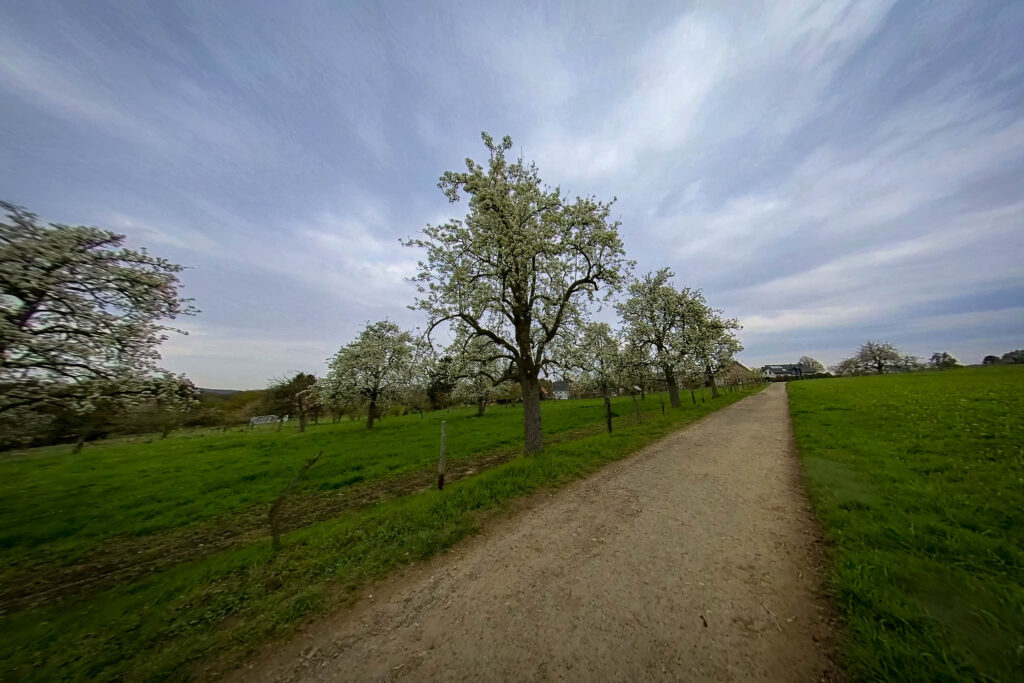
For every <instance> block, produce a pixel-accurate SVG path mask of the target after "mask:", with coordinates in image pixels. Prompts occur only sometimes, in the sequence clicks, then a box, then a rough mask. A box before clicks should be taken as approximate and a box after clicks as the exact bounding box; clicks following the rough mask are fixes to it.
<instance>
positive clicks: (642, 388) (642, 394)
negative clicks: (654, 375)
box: [640, 382, 647, 401]
mask: <svg viewBox="0 0 1024 683" xmlns="http://www.w3.org/2000/svg"><path fill="white" fill-rule="evenodd" d="M640 400H641V401H646V400H647V387H646V386H644V384H643V383H642V382H641V383H640Z"/></svg>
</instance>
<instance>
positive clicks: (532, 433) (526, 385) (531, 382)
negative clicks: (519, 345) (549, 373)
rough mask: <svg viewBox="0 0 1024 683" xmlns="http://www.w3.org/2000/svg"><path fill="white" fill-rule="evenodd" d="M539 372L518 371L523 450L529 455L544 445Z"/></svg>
mask: <svg viewBox="0 0 1024 683" xmlns="http://www.w3.org/2000/svg"><path fill="white" fill-rule="evenodd" d="M539 374H540V373H539V372H536V371H535V372H533V373H527V372H525V371H523V372H520V375H519V384H520V385H521V386H522V389H523V432H524V435H525V451H526V454H527V455H529V454H531V453H536V452H538V451H539V450H540V449H541V448H542V447H543V445H544V432H543V430H542V428H541V422H540V382H539V381H538V380H537V377H538V375H539Z"/></svg>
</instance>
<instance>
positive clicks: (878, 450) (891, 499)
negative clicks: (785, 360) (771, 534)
mask: <svg viewBox="0 0 1024 683" xmlns="http://www.w3.org/2000/svg"><path fill="white" fill-rule="evenodd" d="M788 389H789V397H790V407H791V411H792V416H793V422H794V427H795V431H796V440H797V444H798V446H799V449H800V453H801V457H802V460H803V465H804V471H805V477H806V483H807V487H808V490H809V492H810V495H811V499H812V503H813V505H814V507H815V510H816V512H817V515H818V517H819V519H820V520H821V522H822V525H823V527H824V533H825V536H826V538H827V540H828V542H829V546H830V549H831V555H832V573H831V578H830V584H829V585H830V589H831V591H832V594H833V596H834V599H835V604H836V605H837V607H838V611H839V613H840V616H841V618H842V622H843V639H842V643H843V644H842V658H843V663H844V664H845V667H846V669H847V671H848V672H849V673H850V675H851V676H852V677H853V678H854V679H855V680H871V681H876V680H891V681H897V680H898V681H910V680H913V681H1009V680H1020V679H1021V676H1022V672H1024V366H1019V365H1018V366H994V367H985V368H967V369H961V370H952V371H945V372H919V373H911V374H905V375H887V376H879V377H857V378H839V379H825V380H813V381H804V382H792V383H790V384H789V385H788Z"/></svg>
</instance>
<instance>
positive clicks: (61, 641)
mask: <svg viewBox="0 0 1024 683" xmlns="http://www.w3.org/2000/svg"><path fill="white" fill-rule="evenodd" d="M747 393H749V392H736V393H727V394H725V395H723V396H722V397H721V398H719V399H716V400H715V401H711V400H710V398H709V399H708V400H707V402H706V403H704V402H701V401H700V398H699V394H698V403H697V404H696V405H694V404H693V403H692V402H690V401H689V396H688V395H687V396H686V398H687V402H685V403H684V404H683V407H682V408H680V409H678V410H671V409H669V410H668V411H667V412H666V414H665V415H662V413H661V403H660V398H659V397H658V396H648V397H647V400H646V401H645V402H644V403H643V405H642V409H643V421H642V422H641V423H640V424H637V423H636V422H635V419H634V417H633V409H632V403H631V399H630V398H628V397H624V398H620V399H615V403H614V406H615V410H616V411H617V413H618V414H619V416H618V417H616V418H615V431H614V433H613V434H612V435H610V436H609V435H608V434H606V433H604V432H603V424H602V406H601V402H600V401H599V400H574V401H561V402H545V403H544V404H543V411H544V427H545V438H546V444H547V445H546V447H545V450H544V452H543V453H542V454H541V455H537V456H531V457H516V456H517V454H518V453H519V451H520V449H521V443H522V409H521V408H520V407H518V406H516V407H492V408H491V409H490V410H489V411H488V413H487V414H486V415H485V416H484V417H482V418H475V417H473V416H472V414H473V412H474V411H473V409H453V410H451V411H450V412H449V411H438V412H434V413H427V414H426V415H425V416H424V417H422V418H421V417H420V416H418V415H415V416H404V417H392V418H387V419H385V420H384V421H383V422H381V423H380V424H379V428H377V429H374V430H373V431H372V432H367V431H366V430H365V428H364V425H363V424H362V423H360V422H347V421H346V422H341V423H338V424H321V425H317V426H310V427H309V429H308V430H307V431H306V433H304V434H300V433H298V432H297V431H296V430H295V429H294V427H293V426H292V427H285V428H284V429H283V430H282V431H281V432H280V433H278V432H276V431H274V430H273V428H272V427H263V428H260V429H257V430H255V431H251V432H249V431H233V432H227V433H216V432H214V433H211V432H205V433H204V432H182V433H179V434H172V435H171V437H169V438H168V439H166V440H159V439H131V440H124V441H112V442H110V443H98V444H90V445H89V446H87V447H86V449H85V450H83V451H82V453H80V454H79V455H77V456H72V455H71V454H70V452H69V451H70V447H69V446H57V447H52V448H45V449H35V450H31V451H24V452H20V453H10V454H5V455H2V456H0V548H2V550H3V555H4V562H3V566H2V567H0V641H2V643H0V645H2V647H0V678H2V679H5V680H14V679H18V680H24V679H34V680H54V679H61V678H65V679H90V680H109V679H131V680H167V679H170V680H180V679H188V678H191V677H194V676H196V675H199V674H202V675H212V674H215V673H217V672H220V671H223V670H225V669H227V668H230V667H232V666H235V665H237V663H238V662H239V661H241V659H242V658H243V657H244V656H245V655H246V654H247V653H250V652H252V651H253V650H254V649H256V648H257V647H258V646H259V645H260V644H263V643H266V642H267V641H268V640H270V639H273V638H275V637H280V636H283V635H286V634H287V633H289V632H291V631H293V630H294V629H295V628H296V627H297V626H299V625H301V624H302V623H305V622H307V621H308V620H309V619H311V618H313V617H315V616H317V615H319V614H323V613H325V612H328V611H329V610H331V609H334V608H337V607H339V606H341V605H343V604H345V603H346V602H347V601H349V600H351V599H352V596H353V595H354V594H355V591H356V590H357V589H358V588H359V587H360V586H362V585H365V584H366V582H367V581H370V580H373V579H375V578H378V577H380V576H382V575H384V574H385V573H386V572H387V571H389V570H391V569H393V568H394V567H396V566H399V565H401V564H404V563H408V562H413V561H418V560H422V559H425V558H427V557H429V556H430V555H432V554H434V553H436V552H438V551H440V550H442V549H444V548H446V547H448V546H450V545H451V544H453V543H455V542H456V541H458V540H459V539H461V538H463V537H465V536H466V535H467V534H469V533H472V532H473V531H474V530H475V529H477V528H478V525H479V524H480V522H481V520H482V518H483V517H484V516H486V515H488V514H495V513H497V512H500V510H501V509H502V506H503V505H505V504H507V503H508V502H509V501H511V500H512V499H514V498H516V497H517V496H521V495H524V494H527V493H530V492H532V491H536V490H537V489H539V488H543V487H549V486H557V485H560V484H563V483H565V482H568V481H570V480H572V479H575V478H578V477H580V476H583V475H584V474H586V473H588V472H591V471H593V470H595V469H596V468H598V467H600V466H602V465H603V464H606V463H608V462H610V461H612V460H615V459H618V458H622V457H625V456H627V455H629V454H630V453H633V452H635V451H636V450H637V449H639V448H641V447H643V446H644V445H647V444H648V443H651V442H652V441H654V440H656V439H657V438H659V437H661V436H663V435H665V434H666V433H668V432H670V431H671V430H673V429H676V428H678V427H680V426H683V425H685V424H687V423H689V422H692V421H693V420H695V419H697V418H699V417H701V416H703V415H705V414H707V413H709V412H711V411H713V410H715V409H717V408H719V407H722V406H724V405H728V404H729V403H732V402H734V401H736V400H739V399H740V398H742V397H743V396H744V395H746V394H747ZM441 420H447V423H448V455H449V461H450V471H452V472H453V476H455V477H456V478H458V480H457V481H455V482H454V483H453V484H451V485H450V486H446V487H445V491H443V492H438V491H436V490H432V488H433V483H434V481H435V476H436V475H435V468H436V462H437V451H438V436H439V425H440V421H441ZM320 450H323V452H324V455H323V458H322V459H321V461H320V462H318V463H317V465H316V466H314V467H313V469H311V470H310V471H309V473H308V476H307V477H306V478H305V479H304V480H302V482H301V483H300V484H299V485H298V486H297V488H296V490H295V494H294V496H292V497H291V498H289V501H288V503H287V506H286V507H287V514H286V517H287V526H288V528H290V529H291V531H290V533H288V534H287V535H286V536H285V539H284V540H285V545H284V548H283V550H282V551H280V552H279V553H277V554H273V553H272V552H271V548H270V542H269V530H268V527H267V522H266V512H267V509H268V507H269V504H270V502H271V501H272V500H273V499H274V498H275V497H276V496H277V495H278V493H279V492H280V491H281V489H282V488H283V487H284V486H285V484H286V483H287V482H288V481H289V480H290V479H291V478H292V477H293V476H294V475H295V473H296V472H297V471H298V469H299V467H300V466H301V464H302V463H303V462H304V461H305V460H306V459H307V458H309V457H311V456H312V455H314V454H315V453H316V452H318V451H320Z"/></svg>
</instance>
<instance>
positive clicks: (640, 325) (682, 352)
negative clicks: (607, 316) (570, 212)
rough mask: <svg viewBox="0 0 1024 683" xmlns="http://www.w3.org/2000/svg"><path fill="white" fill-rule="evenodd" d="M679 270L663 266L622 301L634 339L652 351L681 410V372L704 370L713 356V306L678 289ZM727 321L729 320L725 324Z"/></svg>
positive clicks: (695, 294) (671, 399) (693, 293)
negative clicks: (675, 279) (673, 281)
mask: <svg viewBox="0 0 1024 683" xmlns="http://www.w3.org/2000/svg"><path fill="white" fill-rule="evenodd" d="M673 277H675V274H674V273H673V272H672V271H671V270H670V269H668V268H662V269H660V270H657V271H654V272H652V273H647V274H646V275H644V276H643V277H641V278H639V279H637V280H635V281H634V282H632V283H631V284H630V285H629V295H628V297H627V299H626V300H625V301H623V302H622V303H620V304H619V305H618V307H617V308H618V311H619V315H621V316H622V320H623V322H624V323H625V325H626V327H627V335H628V336H629V338H630V339H631V340H633V341H634V342H636V343H638V344H640V345H641V346H646V347H647V348H649V349H651V350H652V351H653V354H654V363H655V364H656V365H657V366H658V367H659V368H660V369H661V372H662V375H663V376H664V378H665V383H666V384H667V385H668V393H669V402H670V403H671V404H672V406H673V407H676V408H678V407H679V405H680V403H679V379H678V378H679V375H681V374H683V375H685V374H687V373H695V372H703V371H704V370H705V365H706V363H705V362H704V361H705V360H710V359H711V358H712V356H713V355H714V353H713V351H714V349H713V346H714V344H713V342H712V339H711V337H710V336H708V335H709V334H710V332H711V331H712V329H713V326H712V325H710V322H711V319H710V318H709V309H708V306H707V302H706V301H705V300H704V295H703V294H702V293H701V292H700V290H691V289H690V288H688V287H684V288H683V289H676V288H675V286H674V285H673V284H672V278H673ZM723 324H724V323H723Z"/></svg>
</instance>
